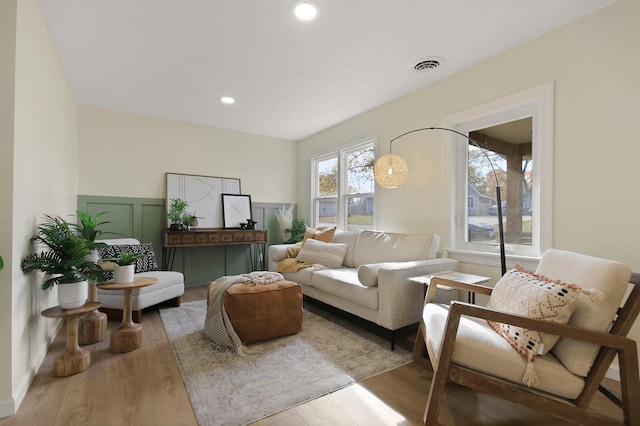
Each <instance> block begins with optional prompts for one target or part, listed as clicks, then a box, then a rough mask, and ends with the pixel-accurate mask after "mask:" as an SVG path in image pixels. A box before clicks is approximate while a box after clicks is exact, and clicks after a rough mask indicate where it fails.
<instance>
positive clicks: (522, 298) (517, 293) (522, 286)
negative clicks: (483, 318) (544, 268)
mask: <svg viewBox="0 0 640 426" xmlns="http://www.w3.org/2000/svg"><path fill="white" fill-rule="evenodd" d="M581 291H582V289H581V287H579V286H577V285H575V284H568V283H563V282H561V281H558V280H552V279H549V278H547V277H544V276H541V275H536V274H533V273H532V272H528V271H526V270H524V269H523V268H521V267H519V266H516V268H515V269H512V270H510V271H509V272H507V273H506V274H505V275H504V276H503V277H502V278H501V279H500V281H498V283H497V284H496V285H495V287H494V289H493V292H492V293H491V298H490V300H489V303H488V304H487V307H489V308H492V309H496V310H500V311H505V312H509V313H513V314H518V315H523V316H527V317H530V318H536V319H542V320H546V321H553V322H557V323H561V324H566V323H568V322H569V318H570V317H571V314H572V313H573V310H574V309H575V306H576V298H577V297H578V295H579V294H580V292H581ZM487 322H488V323H489V326H491V328H493V329H494V330H495V331H496V332H497V333H498V334H500V336H502V337H503V338H504V339H505V340H507V342H509V344H510V345H511V346H512V347H513V348H514V349H515V350H517V351H518V353H520V354H521V355H522V356H523V357H524V358H526V359H527V360H528V361H529V365H528V367H527V372H526V373H525V377H524V378H523V382H524V383H525V384H527V385H529V386H531V385H533V384H535V382H536V376H535V373H534V371H533V366H532V364H531V363H532V362H533V360H534V358H535V356H536V355H537V354H540V355H543V354H546V353H547V352H548V351H549V350H550V349H551V348H552V347H553V345H554V344H555V343H556V342H557V341H558V339H559V338H558V336H553V335H547V334H544V333H540V332H539V331H535V330H528V329H525V328H522V327H516V326H513V325H510V324H502V323H497V322H493V321H487Z"/></svg>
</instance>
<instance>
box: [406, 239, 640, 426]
mask: <svg viewBox="0 0 640 426" xmlns="http://www.w3.org/2000/svg"><path fill="white" fill-rule="evenodd" d="M514 274H515V275H518V272H517V271H510V272H508V273H507V274H506V275H505V276H504V277H503V278H502V279H501V280H500V281H499V282H498V283H497V284H496V286H495V290H494V289H493V288H491V287H485V286H469V285H460V284H459V283H456V282H454V281H448V280H443V279H438V278H434V279H433V280H432V284H431V285H430V286H429V289H428V292H427V296H426V298H425V307H424V310H423V316H422V321H421V322H420V330H419V333H418V336H417V338H416V343H415V347H414V360H415V361H417V362H424V363H425V364H427V360H426V359H425V358H424V357H423V352H424V349H425V346H426V349H427V352H428V355H429V359H430V361H431V365H432V367H433V370H434V373H433V378H432V382H431V389H430V391H429V398H428V401H427V407H426V409H425V416H424V421H425V423H426V424H437V420H438V415H439V411H440V404H441V401H442V399H443V397H444V393H445V386H446V383H448V382H454V383H458V384H460V385H463V386H467V387H469V388H472V389H474V390H476V391H479V392H484V393H488V394H491V395H494V396H497V397H500V398H503V399H506V400H509V401H512V402H515V403H518V404H522V405H525V406H527V407H529V408H532V409H534V410H538V411H543V412H545V413H548V414H550V415H553V416H556V417H558V418H561V419H564V420H567V421H570V422H576V423H579V424H609V423H611V422H612V420H611V419H606V418H602V416H598V415H595V414H593V412H589V411H587V408H588V406H589V404H590V402H591V400H592V398H593V396H594V394H595V392H596V391H598V390H600V391H601V392H603V393H604V394H605V395H606V396H607V397H608V398H610V399H612V400H613V401H614V402H616V403H617V404H618V405H619V406H620V407H621V408H622V412H623V416H624V421H625V424H634V425H637V424H640V405H639V404H638V402H637V401H638V400H639V398H640V384H639V379H638V353H637V347H636V342H635V341H634V340H632V339H629V338H627V337H626V335H627V333H628V332H629V329H630V328H631V325H632V324H633V322H634V321H635V319H636V318H637V316H638V312H639V311H640V288H639V286H638V284H640V275H638V274H631V272H630V270H629V268H628V267H627V266H625V265H623V264H620V263H617V262H612V261H608V260H604V259H599V258H594V257H590V256H585V255H580V254H575V253H570V252H565V251H561V250H549V251H547V252H546V253H545V254H544V256H543V257H542V259H541V261H540V264H539V266H538V268H537V269H536V274H535V275H531V274H529V275H526V274H525V275H523V276H516V277H515V278H516V280H515V281H517V280H520V279H524V280H525V281H527V280H528V281H527V285H529V284H531V283H534V284H539V285H538V287H537V288H536V289H535V291H538V290H540V291H545V289H555V290H558V289H560V290H561V292H562V293H563V294H560V295H559V296H558V297H559V298H560V299H564V297H565V296H566V295H569V296H570V299H571V300H570V301H569V302H568V303H566V305H565V308H567V307H568V308H567V309H568V311H564V308H562V309H560V311H564V312H563V313H562V314H561V315H558V316H556V317H553V316H549V311H548V310H546V308H541V309H537V308H536V309H533V310H530V311H529V312H534V311H536V310H537V311H538V312H541V313H542V315H523V314H522V313H521V312H517V311H518V309H515V311H516V312H517V313H514V310H510V311H511V312H508V311H509V309H507V311H505V310H504V309H496V308H492V307H491V306H492V305H493V306H495V305H500V306H503V305H502V304H501V301H500V300H497V299H499V298H498V297H497V296H496V293H498V292H500V293H501V294H502V296H505V294H506V295H509V294H511V296H509V297H516V298H520V299H522V295H523V294H524V293H525V291H524V290H523V289H522V288H516V287H517V285H515V287H514V285H513V284H512V283H510V280H511V279H512V278H514V276H513V275H514ZM523 277H524V278H523ZM545 277H549V278H550V279H552V280H547V281H545ZM555 280H558V281H555ZM545 283H549V284H548V285H546V284H545ZM565 283H568V284H569V285H567V284H565ZM572 283H573V284H577V285H579V286H580V287H579V288H578V287H575V286H572V285H570V284H572ZM434 284H435V285H434ZM630 284H631V287H632V290H631V292H630V294H629V296H628V297H627V298H626V301H625V303H624V306H623V307H622V308H620V309H618V307H619V306H620V304H621V302H622V299H623V298H624V296H625V294H626V292H627V290H628V287H629V285H630ZM438 285H447V286H450V287H454V288H459V289H462V290H471V291H474V292H477V293H480V294H485V295H492V293H494V294H493V295H492V296H491V301H490V302H489V305H488V306H489V307H481V306H475V305H471V304H468V303H463V302H452V303H451V305H449V306H443V305H439V304H436V303H433V300H434V297H435V290H436V288H437V286H438ZM505 286H506V287H509V288H511V290H513V289H514V288H515V290H516V291H515V292H512V293H509V292H508V291H507V292H505ZM554 286H555V287H554ZM555 290H550V293H548V294H547V295H550V296H549V297H556V295H558V294H559V292H557V291H555ZM574 290H575V292H574ZM554 291H555V293H553V292H554ZM509 297H507V299H508V298H509ZM503 300H504V297H503ZM492 302H493V303H492ZM520 302H522V301H520ZM525 302H526V301H525ZM551 305H554V306H556V303H552V304H551ZM572 307H573V308H575V310H573V312H572V313H571V312H569V311H571V309H570V308H572ZM567 314H568V315H567ZM563 315H564V317H563V318H560V317H562V316H563ZM536 316H537V317H538V318H539V317H544V319H536V318H532V317H536ZM554 321H555V322H554ZM567 321H568V323H567ZM559 322H564V323H566V324H562V323H559ZM502 324H505V325H502ZM506 324H509V326H507V325H506ZM492 326H493V328H492ZM496 330H497V331H498V332H496ZM537 332H540V333H542V334H536V333H537ZM531 333H533V334H531ZM525 334H526V337H527V338H526V339H524V340H525V341H524V342H523V341H522V336H523V335H525ZM534 335H536V336H538V337H540V338H541V340H538V337H535V338H533V337H531V336H534ZM553 336H559V339H557V338H554V337H553ZM549 339H551V340H549ZM556 339H557V342H555V344H554V342H553V340H556ZM522 344H524V345H525V346H521V345H522ZM527 345H528V346H527ZM545 345H546V346H547V347H546V348H544V346H545ZM529 349H531V350H529ZM616 354H617V355H618V363H619V367H620V378H621V389H622V395H621V396H620V397H617V396H616V395H614V393H613V392H611V391H610V390H609V389H606V388H605V387H603V386H602V384H601V383H602V380H603V378H604V376H605V373H606V372H607V370H608V368H609V366H610V365H611V363H612V361H613V360H614V357H615V355H616Z"/></svg>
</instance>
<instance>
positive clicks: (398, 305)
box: [378, 258, 458, 330]
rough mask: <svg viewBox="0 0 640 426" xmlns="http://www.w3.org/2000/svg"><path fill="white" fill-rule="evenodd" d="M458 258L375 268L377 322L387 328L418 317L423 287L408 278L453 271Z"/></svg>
mask: <svg viewBox="0 0 640 426" xmlns="http://www.w3.org/2000/svg"><path fill="white" fill-rule="evenodd" d="M457 270H458V261H457V260H455V259H449V258H436V259H429V260H419V261H412V262H390V263H389V264H388V265H387V266H384V265H383V266H381V267H380V268H379V269H378V295H379V296H378V297H379V313H378V325H381V326H383V327H385V328H387V329H389V330H397V329H398V328H401V327H404V326H407V325H410V324H415V323H417V322H419V321H420V318H421V316H422V308H423V306H424V287H423V285H421V284H417V283H414V282H411V281H409V278H411V277H415V276H419V275H426V274H433V273H435V272H442V271H457Z"/></svg>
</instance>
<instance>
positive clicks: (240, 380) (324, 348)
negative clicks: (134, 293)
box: [160, 301, 411, 426]
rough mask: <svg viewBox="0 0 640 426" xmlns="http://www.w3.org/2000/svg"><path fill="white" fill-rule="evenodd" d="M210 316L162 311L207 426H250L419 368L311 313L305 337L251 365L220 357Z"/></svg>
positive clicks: (251, 357)
mask: <svg viewBox="0 0 640 426" xmlns="http://www.w3.org/2000/svg"><path fill="white" fill-rule="evenodd" d="M205 314H206V302H205V301H197V302H188V303H183V304H182V305H181V306H180V307H179V308H169V309H163V310H161V311H160V316H161V317H162V321H163V323H164V327H165V330H166V332H167V336H168V337H169V341H170V342H171V346H172V347H173V353H174V355H175V357H176V361H177V362H178V365H179V366H180V371H181V373H182V377H183V379H184V382H185V385H186V387H187V391H188V393H189V398H190V399H191V404H192V405H193V409H194V411H195V413H196V417H197V418H198V422H199V423H200V424H201V425H203V426H204V425H243V424H247V423H250V422H252V421H255V420H259V419H261V418H263V417H267V416H270V415H272V414H275V413H278V412H280V411H284V410H286V409H289V408H291V407H294V406H296V405H298V404H301V403H303V402H306V401H309V400H312V399H315V398H318V397H320V396H322V395H326V394H328V393H331V392H334V391H336V390H338V389H340V388H343V387H345V386H347V385H350V384H352V383H355V382H357V381H360V380H363V379H365V378H368V377H371V376H374V375H377V374H380V373H383V372H385V371H388V370H390V369H393V368H396V367H399V366H401V365H403V364H406V363H408V362H410V361H411V353H410V352H409V351H407V350H405V349H402V348H399V347H398V346H396V350H395V351H393V352H392V351H391V350H390V349H389V342H388V341H387V340H385V339H382V338H380V337H378V336H375V335H374V334H371V333H369V332H366V331H363V330H362V329H359V328H357V327H356V326H351V325H350V324H348V323H345V322H344V321H342V320H339V319H336V321H329V320H327V319H325V318H323V316H324V314H323V316H320V315H317V314H314V313H312V312H310V311H308V310H306V309H305V311H304V319H303V322H302V330H301V331H300V332H299V333H298V334H296V335H294V336H289V337H283V338H279V339H275V340H271V341H267V342H261V343H255V344H252V345H249V354H248V355H247V356H246V357H240V356H238V355H235V354H224V353H218V352H216V351H215V350H214V349H213V347H212V345H211V343H210V340H209V339H208V338H207V337H206V336H205V335H204V333H203V331H202V329H203V327H204V319H205ZM339 322H340V323H342V324H343V325H344V326H342V325H340V324H338V323H339ZM353 330H355V331H357V333H356V332H355V331H353Z"/></svg>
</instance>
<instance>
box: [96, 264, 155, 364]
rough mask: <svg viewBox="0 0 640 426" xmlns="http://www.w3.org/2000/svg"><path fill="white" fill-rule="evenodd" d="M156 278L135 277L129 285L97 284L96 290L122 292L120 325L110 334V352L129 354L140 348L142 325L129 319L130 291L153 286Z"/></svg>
mask: <svg viewBox="0 0 640 426" xmlns="http://www.w3.org/2000/svg"><path fill="white" fill-rule="evenodd" d="M156 281H158V280H157V279H156V278H150V277H137V278H134V279H133V281H132V282H130V283H115V282H113V281H109V282H106V283H103V284H98V288H102V289H105V290H124V306H123V308H122V324H120V327H119V328H118V329H117V330H114V331H112V332H111V340H110V342H109V348H110V350H111V352H114V353H123V352H130V351H133V350H135V349H138V348H139V347H140V346H142V325H140V324H137V323H135V322H133V320H132V319H131V291H132V290H133V289H134V288H141V287H146V286H148V285H151V284H155V283H156Z"/></svg>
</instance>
